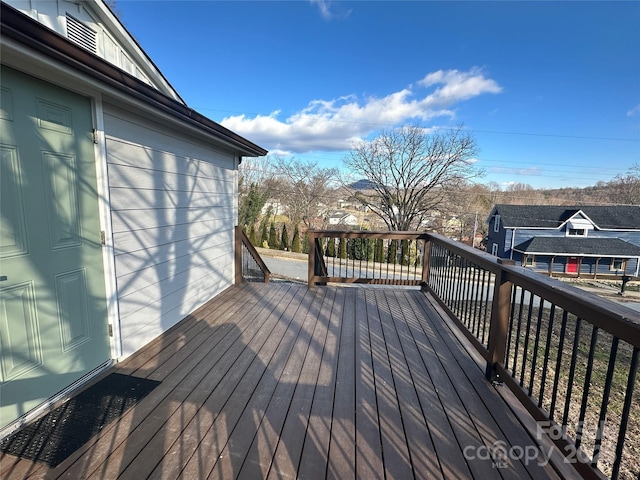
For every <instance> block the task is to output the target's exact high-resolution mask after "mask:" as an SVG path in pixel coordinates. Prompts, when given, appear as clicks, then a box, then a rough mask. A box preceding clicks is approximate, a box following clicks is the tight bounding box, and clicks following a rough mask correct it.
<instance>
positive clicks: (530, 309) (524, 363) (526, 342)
mask: <svg viewBox="0 0 640 480" xmlns="http://www.w3.org/2000/svg"><path fill="white" fill-rule="evenodd" d="M533 300H534V295H533V294H532V293H531V292H529V307H528V310H527V327H526V333H525V335H524V352H523V354H522V367H521V369H520V386H521V387H522V386H523V385H524V373H525V368H526V366H527V356H528V354H529V336H530V332H531V315H532V314H533Z"/></svg>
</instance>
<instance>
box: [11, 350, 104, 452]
mask: <svg viewBox="0 0 640 480" xmlns="http://www.w3.org/2000/svg"><path fill="white" fill-rule="evenodd" d="M115 363H116V362H115V360H113V359H111V360H107V361H106V362H104V363H103V364H101V365H99V366H98V367H96V368H94V369H93V370H91V371H90V372H89V373H86V374H85V375H83V376H82V377H80V378H79V379H78V380H76V381H75V382H73V383H72V384H71V385H69V386H68V387H66V388H65V389H63V390H61V391H59V392H58V393H56V394H55V395H54V396H52V397H50V398H48V399H47V400H45V401H44V402H42V403H41V404H40V405H38V406H37V407H34V408H32V409H31V410H29V411H28V412H27V413H25V414H24V415H21V416H20V417H18V418H17V419H16V420H14V421H13V422H11V423H10V424H9V425H7V426H5V427H3V428H0V440H3V439H4V438H6V437H8V436H9V435H11V434H12V433H13V432H15V431H16V430H19V429H20V428H22V427H24V426H25V425H26V424H27V423H29V422H31V421H33V420H35V419H36V418H38V417H40V416H42V415H44V414H46V413H49V412H50V411H51V410H53V409H54V408H55V407H57V406H58V405H59V404H60V403H62V402H63V401H66V400H68V399H69V398H71V397H72V396H73V394H75V393H77V391H78V390H80V389H81V388H82V387H87V386H89V385H88V384H89V383H90V382H91V381H92V380H94V379H96V377H98V376H100V375H101V374H102V373H104V372H105V371H106V370H107V369H109V368H110V367H112V366H113V365H115Z"/></svg>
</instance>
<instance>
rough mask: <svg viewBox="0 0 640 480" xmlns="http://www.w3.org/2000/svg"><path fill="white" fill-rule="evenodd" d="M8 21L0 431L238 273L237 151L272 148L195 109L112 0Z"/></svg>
mask: <svg viewBox="0 0 640 480" xmlns="http://www.w3.org/2000/svg"><path fill="white" fill-rule="evenodd" d="M11 5H13V6H11ZM0 22H1V35H2V36H1V57H0V58H1V60H2V72H1V75H2V76H1V109H0V152H1V157H0V158H1V160H2V162H1V168H2V171H1V172H0V179H1V182H2V189H1V195H2V196H1V202H0V206H1V208H2V216H1V217H0V220H1V224H0V240H1V243H0V262H1V263H0V270H1V271H0V278H1V280H2V282H1V283H0V428H2V427H6V426H7V425H9V427H7V428H4V430H0V437H1V436H3V435H4V434H6V433H7V432H8V431H9V430H11V429H13V428H15V427H16V426H17V425H18V423H19V422H20V421H23V420H24V419H25V417H24V414H25V413H27V412H29V411H31V414H30V415H33V413H34V411H37V408H36V407H38V406H41V405H44V404H45V402H47V401H52V400H54V399H56V398H60V397H61V396H62V395H63V394H65V393H66V392H68V391H69V390H70V389H71V386H73V387H76V386H78V385H80V384H82V383H83V382H84V381H86V380H87V379H89V378H90V377H91V376H92V375H95V374H96V373H97V372H99V371H101V370H103V369H104V368H106V367H108V366H109V365H111V364H113V362H115V361H117V360H118V359H122V358H124V357H127V356H129V355H131V354H132V353H134V352H136V351H137V350H138V349H140V348H141V347H142V346H143V345H145V344H147V343H148V342H150V341H151V340H153V339H154V338H157V337H158V336H159V335H160V334H161V333H163V332H165V331H166V330H167V329H169V328H170V327H171V326H173V325H175V324H176V323H177V322H178V321H180V320H181V319H182V318H184V317H185V316H186V315H188V314H189V313H190V312H192V311H193V310H195V309H196V308H198V307H199V306H201V305H203V304H204V303H205V302H207V301H208V300H209V299H210V298H211V297H213V296H214V295H216V294H217V293H219V292H221V291H222V290H224V289H225V288H227V287H228V286H230V285H231V284H232V282H233V279H234V262H233V258H234V225H235V224H236V221H237V167H238V163H239V162H240V161H241V158H242V157H243V156H251V157H255V156H262V155H265V154H266V153H267V152H266V151H265V150H264V149H263V148H261V147H259V146H257V145H255V144H253V143H251V142H250V141H248V140H246V139H244V138H242V137H240V136H239V135H237V134H235V133H233V132H231V131H229V130H228V129H226V128H224V127H222V126H221V125H219V124H217V123H215V122H213V121H211V120H209V119H207V118H206V117H204V116H202V115H200V114H198V113H197V112H195V111H193V110H191V109H190V108H189V107H188V106H186V105H185V104H184V102H183V101H182V99H181V98H180V96H179V95H178V94H177V93H176V92H175V90H174V89H173V88H172V87H171V85H170V84H169V83H168V82H167V80H166V79H165V78H164V77H163V76H162V74H161V73H160V72H159V71H158V69H157V68H156V66H155V65H154V64H153V62H152V61H151V60H150V59H149V58H148V57H147V55H146V54H145V53H144V52H143V51H142V49H141V48H140V46H139V45H138V44H137V43H136V42H135V40H134V39H133V38H132V37H131V36H130V35H129V33H128V32H127V31H126V29H125V28H124V27H123V26H122V24H121V23H120V22H119V21H118V19H117V18H116V17H115V16H114V15H113V13H112V12H111V11H110V10H109V9H108V8H107V7H106V6H105V4H104V3H103V2H102V1H101V0H90V1H77V0H74V1H69V2H67V1H64V0H57V1H49V0H30V1H18V0H11V1H8V2H2V4H1V11H0ZM34 408H36V410H34ZM16 419H19V420H18V421H16Z"/></svg>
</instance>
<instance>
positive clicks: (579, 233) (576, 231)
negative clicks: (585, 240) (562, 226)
mask: <svg viewBox="0 0 640 480" xmlns="http://www.w3.org/2000/svg"><path fill="white" fill-rule="evenodd" d="M567 234H568V235H569V236H570V237H586V236H587V229H586V228H570V229H569V230H568V231H567Z"/></svg>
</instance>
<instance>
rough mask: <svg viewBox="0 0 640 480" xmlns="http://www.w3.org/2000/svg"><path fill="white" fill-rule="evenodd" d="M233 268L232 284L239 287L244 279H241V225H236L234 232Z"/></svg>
mask: <svg viewBox="0 0 640 480" xmlns="http://www.w3.org/2000/svg"><path fill="white" fill-rule="evenodd" d="M233 233H234V247H233V251H234V268H235V279H234V282H233V283H234V284H235V285H240V284H241V283H242V282H243V281H244V279H243V278H242V225H236V227H235V229H234V231H233Z"/></svg>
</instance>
